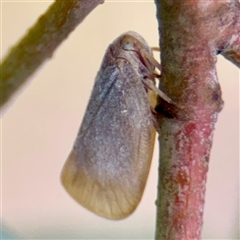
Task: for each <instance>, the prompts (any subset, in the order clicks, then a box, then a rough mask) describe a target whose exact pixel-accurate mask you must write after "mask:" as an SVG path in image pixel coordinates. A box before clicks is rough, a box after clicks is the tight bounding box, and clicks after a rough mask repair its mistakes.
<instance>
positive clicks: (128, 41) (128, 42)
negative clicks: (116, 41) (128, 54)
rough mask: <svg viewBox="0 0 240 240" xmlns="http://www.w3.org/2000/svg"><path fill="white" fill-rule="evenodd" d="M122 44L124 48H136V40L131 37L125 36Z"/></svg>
mask: <svg viewBox="0 0 240 240" xmlns="http://www.w3.org/2000/svg"><path fill="white" fill-rule="evenodd" d="M121 45H122V48H123V49H125V50H134V42H133V40H132V39H131V38H129V37H125V38H124V39H123V40H122V43H121Z"/></svg>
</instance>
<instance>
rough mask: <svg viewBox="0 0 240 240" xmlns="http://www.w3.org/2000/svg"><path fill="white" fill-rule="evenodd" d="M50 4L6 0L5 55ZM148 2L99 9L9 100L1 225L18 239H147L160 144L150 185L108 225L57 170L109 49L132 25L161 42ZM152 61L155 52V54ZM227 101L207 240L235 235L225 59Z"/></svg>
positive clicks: (235, 164) (214, 155) (233, 130)
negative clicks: (126, 212) (128, 211)
mask: <svg viewBox="0 0 240 240" xmlns="http://www.w3.org/2000/svg"><path fill="white" fill-rule="evenodd" d="M51 3H52V2H51V1H32V2H31V1H29V2H28V1H24V2H23V1H14V2H13V1H4V2H3V1H2V2H1V8H2V9H1V15H2V26H1V27H2V51H1V55H2V56H4V55H5V54H6V52H7V51H8V49H9V48H10V47H11V46H12V45H13V44H15V43H16V41H17V40H18V39H19V38H20V37H21V36H23V34H24V33H25V32H26V30H27V29H28V28H29V27H30V26H32V24H33V23H34V22H35V21H36V19H37V18H38V17H39V16H40V15H41V14H42V13H44V12H45V11H46V9H47V8H48V6H49V5H50V4H51ZM155 15H156V9H155V5H154V2H153V1H106V2H105V4H103V5H100V6H98V7H97V8H96V9H95V10H94V11H93V12H92V13H91V14H90V15H89V16H88V17H87V18H86V19H85V21H84V22H83V23H82V24H81V25H80V26H78V28H77V29H76V30H75V31H74V32H73V33H72V34H71V35H70V37H69V38H68V39H67V40H66V41H65V42H64V43H63V44H62V45H61V46H60V47H59V48H58V49H57V51H56V52H55V53H54V55H53V56H52V58H51V59H50V60H48V61H46V62H45V64H44V65H43V66H42V67H41V68H40V69H39V70H38V71H37V72H36V73H35V74H34V76H32V78H31V80H30V81H29V82H28V83H27V84H26V85H25V86H24V87H23V88H22V89H21V91H20V93H18V94H17V98H16V97H15V99H14V100H13V101H12V102H11V103H10V104H9V105H8V107H7V109H6V110H5V111H4V114H3V116H2V120H1V124H2V127H1V141H2V143H1V144H2V155H1V163H2V172H1V175H2V179H1V180H2V221H3V230H5V233H8V234H10V236H12V237H13V238H15V239H24V238H26V239H153V238H154V232H155V230H154V229H155V215H156V213H155V204H154V202H155V199H156V187H157V168H158V146H157V141H156V146H155V152H154V158H153V161H152V167H151V172H150V176H149V179H148V183H147V186H146V190H145V193H144V196H143V198H142V201H141V203H140V205H139V206H138V208H137V210H136V211H135V212H134V213H133V214H132V215H131V216H130V217H128V218H127V219H125V220H121V221H110V220H106V219H103V218H100V217H98V216H96V215H94V214H93V213H91V212H89V211H87V210H85V209H84V208H83V207H81V206H80V205H78V204H77V203H76V202H75V201H74V200H73V199H72V198H71V197H70V196H69V195H68V194H67V193H66V192H65V190H64V189H63V187H62V186H61V184H60V180H59V176H60V172H61V168H62V166H63V164H64V162H65V160H66V158H67V156H68V154H69V152H70V150H71V148H72V144H73V142H74V140H75V137H76V134H77V131H78V128H79V126H80V123H81V121H82V118H83V114H84V111H85V108H86V105H87V103H88V99H89V96H90V93H91V89H92V86H93V82H94V78H95V76H96V74H97V71H98V70H99V67H100V64H101V60H102V58H103V55H104V53H105V50H106V48H107V46H108V45H109V44H110V43H111V42H112V41H113V40H114V39H115V38H116V37H117V36H119V35H120V34H121V33H123V32H125V31H128V30H134V31H136V32H138V33H139V34H141V35H142V36H143V37H144V38H145V39H146V41H147V42H148V43H149V45H150V46H157V45H158V30H157V20H156V17H155ZM156 57H157V58H158V56H157V55H156ZM217 69H218V75H219V80H220V83H221V87H222V91H223V99H224V101H225V105H224V108H223V110H222V112H221V113H220V114H219V118H218V122H217V125H216V131H215V134H214V143H213V148H212V152H211V159H210V168H209V174H208V181H207V193H206V199H205V201H206V203H205V209H204V225H203V233H202V238H203V239H238V238H239V235H238V234H239V80H240V79H239V69H237V67H235V66H234V65H233V64H231V63H230V62H228V61H226V60H225V59H224V58H222V57H221V56H220V57H218V62H217Z"/></svg>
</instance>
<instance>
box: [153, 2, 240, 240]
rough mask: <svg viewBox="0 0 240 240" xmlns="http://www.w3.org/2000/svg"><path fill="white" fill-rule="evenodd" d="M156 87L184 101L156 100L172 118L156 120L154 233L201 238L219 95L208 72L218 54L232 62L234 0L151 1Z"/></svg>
mask: <svg viewBox="0 0 240 240" xmlns="http://www.w3.org/2000/svg"><path fill="white" fill-rule="evenodd" d="M156 6H157V13H158V21H159V35H160V36H161V39H160V48H161V63H162V81H161V89H165V91H166V92H167V94H168V95H169V96H171V98H172V99H173V100H174V101H175V102H178V103H179V104H181V105H183V106H184V109H183V110H181V109H175V108H171V107H169V106H167V105H166V104H165V103H163V102H160V107H161V108H163V109H164V110H165V111H168V112H169V113H171V115H173V116H174V118H172V119H169V118H162V119H161V120H160V121H159V125H160V129H161V136H160V169H159V184H158V199H157V226H156V239H164V240H166V239H178V240H188V239H189V240H190V239H191V240H194V239H195V240H197V239H200V238H201V229H202V224H203V208H204V197H205V187H206V179H207V171H208V164H209V155H210V149H211V146H212V139H213V131H214V126H215V123H216V121H217V116H218V112H219V111H220V110H221V108H222V105H223V101H222V98H221V90H220V85H219V83H218V78H217V72H216V66H215V64H216V60H217V54H218V53H221V54H222V55H223V56H224V57H226V58H227V59H229V60H230V61H231V62H233V63H234V64H235V65H237V66H238V67H240V16H239V15H240V4H239V1H237V0H232V1H227V0H225V1H201V0H194V1H177V3H175V1H172V0H156Z"/></svg>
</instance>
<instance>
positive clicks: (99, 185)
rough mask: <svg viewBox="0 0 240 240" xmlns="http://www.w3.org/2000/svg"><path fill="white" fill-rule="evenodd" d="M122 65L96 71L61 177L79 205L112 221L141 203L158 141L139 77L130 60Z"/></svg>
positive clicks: (125, 215) (125, 214) (122, 216)
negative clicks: (82, 116)
mask: <svg viewBox="0 0 240 240" xmlns="http://www.w3.org/2000/svg"><path fill="white" fill-rule="evenodd" d="M120 63H121V64H119V65H118V66H117V67H116V66H109V67H106V68H105V70H104V71H100V72H99V73H98V76H97V78H96V82H95V85H94V89H93V92H92V95H91V98H90V102H89V104H88V107H87V110H86V113H85V117H84V120H83V122H82V125H81V128H80V130H79V133H78V135H77V139H76V141H75V144H74V147H73V149H72V151H71V153H70V155H69V157H68V159H67V161H66V163H65V165H64V168H63V170H62V175H61V179H62V183H63V185H64V187H65V188H66V190H67V191H68V192H69V194H70V195H71V196H72V197H73V198H74V199H75V200H76V201H77V202H79V203H80V204H81V205H82V206H84V207H85V208H87V209H89V210H90V211H92V212H94V213H96V214H98V215H100V216H103V217H105V218H109V219H122V218H125V217H127V216H128V215H130V214H131V213H132V212H133V211H134V210H135V208H136V207H137V205H138V204H139V202H140V200H141V197H142V194H143V191H144V188H145V185H146V181H147V177H148V173H149V169H150V165H151V159H152V153H153V146H154V140H155V129H154V126H153V121H152V113H151V110H150V106H149V102H148V98H147V93H146V90H145V89H144V85H143V84H142V82H141V80H139V78H140V76H138V73H137V72H136V70H135V69H134V68H133V67H132V66H131V65H130V64H128V63H127V62H126V61H124V60H122V61H121V60H120Z"/></svg>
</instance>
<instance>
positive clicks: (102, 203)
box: [61, 154, 143, 220]
mask: <svg viewBox="0 0 240 240" xmlns="http://www.w3.org/2000/svg"><path fill="white" fill-rule="evenodd" d="M61 182H62V184H63V186H64V188H65V189H66V191H67V192H68V193H69V194H70V195H71V196H72V198H73V199H74V200H76V201H77V202H78V203H79V204H81V205H82V206H83V207H85V208H86V209H88V210H90V211H91V212H93V213H95V214H97V215H99V216H101V217H104V218H107V219H112V220H120V219H123V218H126V217H128V216H129V215H130V214H131V213H132V212H133V211H134V210H135V209H136V207H137V206H138V204H139V202H140V200H141V196H142V192H143V190H142V192H141V193H137V192H135V191H134V190H132V189H126V186H122V185H121V183H119V182H117V183H116V181H115V182H114V183H109V184H105V185H104V184H102V183H101V181H99V179H94V178H92V177H91V176H89V175H87V174H86V173H85V171H84V170H83V169H82V168H80V167H77V165H76V164H75V159H74V157H73V154H71V155H70V156H69V158H68V159H67V161H66V163H65V165H64V167H63V170H62V173H61Z"/></svg>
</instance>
